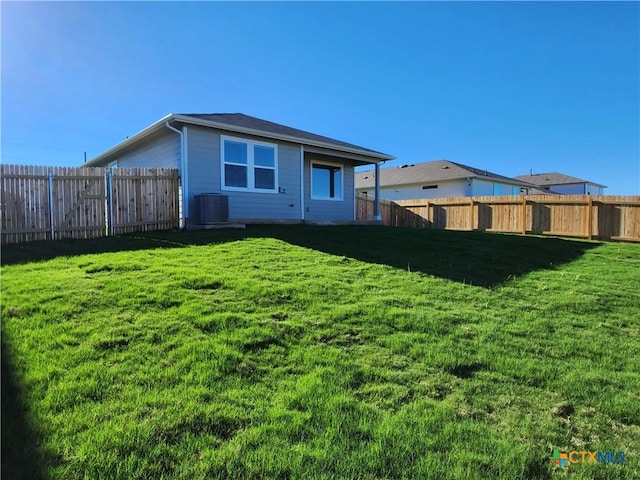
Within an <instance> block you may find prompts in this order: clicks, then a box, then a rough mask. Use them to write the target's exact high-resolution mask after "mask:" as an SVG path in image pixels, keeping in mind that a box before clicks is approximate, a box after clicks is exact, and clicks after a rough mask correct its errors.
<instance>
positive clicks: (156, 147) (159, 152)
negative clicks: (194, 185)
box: [109, 129, 180, 168]
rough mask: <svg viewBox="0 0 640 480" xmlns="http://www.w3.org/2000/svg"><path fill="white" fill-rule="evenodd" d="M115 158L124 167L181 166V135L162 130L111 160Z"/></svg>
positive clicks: (119, 165)
mask: <svg viewBox="0 0 640 480" xmlns="http://www.w3.org/2000/svg"><path fill="white" fill-rule="evenodd" d="M114 160H117V162H118V167H123V168H180V164H179V161H180V135H178V134H177V133H175V132H172V131H171V130H169V129H167V130H166V131H161V132H159V133H156V134H154V135H152V136H150V137H148V138H146V139H145V140H144V142H141V143H140V144H139V145H138V146H136V147H135V148H132V149H130V150H128V151H126V152H125V153H123V154H121V155H119V156H117V157H115V158H113V159H111V160H109V161H110V162H112V161H114Z"/></svg>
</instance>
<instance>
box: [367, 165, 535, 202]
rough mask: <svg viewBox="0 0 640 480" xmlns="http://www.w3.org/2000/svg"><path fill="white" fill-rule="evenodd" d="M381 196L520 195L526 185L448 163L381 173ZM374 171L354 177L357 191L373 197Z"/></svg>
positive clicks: (417, 197)
mask: <svg viewBox="0 0 640 480" xmlns="http://www.w3.org/2000/svg"><path fill="white" fill-rule="evenodd" d="M379 182H380V196H381V198H384V199H385V200H392V201H394V200H415V199H429V198H447V197H478V196H494V195H520V194H527V193H530V191H531V190H532V189H535V186H534V185H531V184H529V183H526V182H523V181H520V180H517V179H513V178H509V177H505V176H503V175H499V174H497V173H493V172H489V171H487V170H481V169H478V168H475V167H470V166H468V165H463V164H461V163H456V162H452V161H449V160H436V161H433V162H423V163H416V164H411V165H402V166H398V167H391V168H383V169H381V170H380V178H379ZM374 187H375V171H373V170H368V171H362V172H358V173H356V191H357V192H358V193H363V194H366V195H367V196H373V195H374Z"/></svg>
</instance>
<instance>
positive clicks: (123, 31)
mask: <svg viewBox="0 0 640 480" xmlns="http://www.w3.org/2000/svg"><path fill="white" fill-rule="evenodd" d="M1 9H2V10H1V13H2V97H1V101H2V112H1V113H2V119H1V120H2V145H1V146H2V162H3V163H21V164H37V165H52V166H55V165H65V166H76V165H80V164H81V163H82V162H83V155H84V152H85V151H86V152H87V158H88V159H90V158H92V157H94V156H96V155H98V154H99V153H101V152H103V151H104V150H106V149H108V148H110V147H112V146H113V145H115V144H116V143H118V142H120V141H122V140H124V139H125V138H126V137H127V136H130V135H132V134H134V133H136V132H137V131H139V130H141V129H143V128H144V127H146V126H147V125H149V124H151V123H153V122H154V121H156V120H158V119H159V118H161V117H163V116H164V115H166V114H168V113H218V112H242V113H246V114H249V115H254V116H257V117H260V118H264V119H267V120H271V121H274V122H278V123H282V124H285V125H289V126H292V127H296V128H301V129H304V130H309V131H311V132H314V133H318V134H322V135H327V136H330V137H334V138H337V139H340V140H344V141H348V142H351V143H355V144H358V145H361V146H364V147H368V148H373V149H375V150H379V151H382V152H385V153H389V154H391V155H394V156H396V157H398V160H395V161H393V162H388V163H387V166H393V165H397V164H404V163H417V162H423V161H430V160H437V159H443V158H446V159H449V160H452V161H456V162H460V163H464V164H468V165H471V166H474V167H477V168H483V169H488V170H490V171H494V172H496V173H500V174H503V175H509V176H512V175H518V174H525V173H528V172H529V170H530V169H532V170H533V171H534V172H547V171H560V172H563V173H566V174H570V175H574V176H577V177H581V178H586V179H588V180H591V181H595V182H599V183H603V184H605V185H607V186H608V187H609V188H608V189H607V190H606V192H607V193H609V194H638V193H640V111H639V110H640V80H639V76H640V34H639V31H640V4H639V3H637V2H620V3H614V2H602V3H600V2H586V3H582V2H567V3H557V2H539V3H538V2H522V3H520V2H471V3H466V2H442V3H440V2H406V3H404V2H375V3H374V2H372V3H369V2H353V3H351V2H349V3H347V2H341V3H334V2H301V3H293V2H286V3H273V2H261V3H221V2H212V3H204V2H190V3H189V2H175V3H173V2H172V3H169V2H161V3H152V2H140V3H137V2H135V3H134V2H122V3H118V2H105V3H97V2H70V3H58V2H55V3H54V2H51V3H28V2H21V3H14V2H2V4H1Z"/></svg>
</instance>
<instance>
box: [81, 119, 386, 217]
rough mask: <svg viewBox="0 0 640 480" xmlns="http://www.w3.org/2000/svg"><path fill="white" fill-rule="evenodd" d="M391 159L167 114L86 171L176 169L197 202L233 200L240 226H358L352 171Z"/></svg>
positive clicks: (338, 144) (273, 130)
mask: <svg viewBox="0 0 640 480" xmlns="http://www.w3.org/2000/svg"><path fill="white" fill-rule="evenodd" d="M393 158H394V157H392V156H391V155H387V154H384V153H380V152H376V151H374V150H370V149H368V148H364V147H359V146H357V145H352V144H350V143H346V142H342V141H340V140H335V139H333V138H328V137H323V136H320V135H316V134H313V133H309V132H305V131H302V130H298V129H295V128H291V127H286V126H284V125H279V124H277V123H273V122H268V121H266V120H261V119H259V118H255V117H250V116H248V115H244V114H241V113H214V114H170V115H167V116H166V117H164V118H161V119H160V120H158V121H157V122H155V123H153V124H152V125H150V126H148V127H147V128H145V129H144V130H142V131H141V132H139V133H137V134H135V135H134V136H132V137H130V138H128V139H127V140H125V141H124V142H122V143H120V144H118V145H116V146H115V147H113V148H111V149H110V150H108V151H106V152H104V153H102V154H101V155H98V156H97V157H95V158H94V159H92V160H91V161H89V162H87V163H86V164H85V165H84V166H112V167H165V168H177V169H179V171H180V178H181V182H182V205H183V208H182V216H183V222H184V223H183V225H189V224H192V223H194V221H195V218H196V212H195V211H194V207H195V201H194V197H195V196H196V195H198V194H203V193H218V194H223V195H226V196H228V204H229V220H230V221H235V222H243V223H250V222H270V221H277V222H287V221H290V222H301V221H317V222H334V221H338V222H340V221H352V220H355V188H354V168H355V167H357V166H362V165H371V164H373V165H375V166H376V168H377V169H379V166H378V164H379V163H382V162H383V161H385V160H390V159H393Z"/></svg>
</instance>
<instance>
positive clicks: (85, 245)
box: [2, 226, 640, 480]
mask: <svg viewBox="0 0 640 480" xmlns="http://www.w3.org/2000/svg"><path fill="white" fill-rule="evenodd" d="M2 254H3V257H2V261H3V267H2V475H3V478H12V479H13V478H37V477H43V478H54V479H65V480H67V479H84V478H86V479H111V478H114V479H115V478H118V479H135V478H145V479H161V478H167V479H169V478H171V479H173V478H178V479H200V478H202V479H205V478H207V479H209V478H212V479H215V478H220V479H251V478H255V479H260V478H274V479H288V478H299V479H307V478H310V479H343V478H344V479H386V478H389V479H400V478H411V479H414V478H415V479H434V480H436V479H437V480H442V479H448V478H456V479H459V478H460V479H467V478H477V479H491V478H501V479H515V478H522V479H525V478H526V479H529V478H575V479H594V478H601V479H632V478H638V477H640V288H639V287H640V245H633V244H619V243H596V242H583V241H574V240H563V239H555V238H537V237H522V236H517V235H496V234H484V233H465V232H447V231H430V230H409V229H392V228H384V227H303V226H287V227H285V226H280V227H273V226H271V227H267V226H262V227H253V228H247V229H246V230H228V231H203V232H166V233H159V232H156V233H152V234H144V235H137V236H135V235H133V236H123V237H112V238H106V239H99V240H86V241H64V242H49V243H47V242H41V243H32V244H24V245H17V246H7V247H4V248H3V251H2ZM554 449H558V450H560V451H561V452H565V453H568V452H570V451H603V452H605V451H612V452H614V453H616V455H617V452H623V454H624V458H625V463H624V464H610V463H581V462H580V463H577V464H569V465H567V466H564V467H563V468H560V467H559V466H557V465H555V464H553V463H552V462H551V461H550V460H549V457H550V456H551V455H552V453H553V451H554ZM575 458H580V457H579V456H577V457H575ZM616 458H617V457H616Z"/></svg>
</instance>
